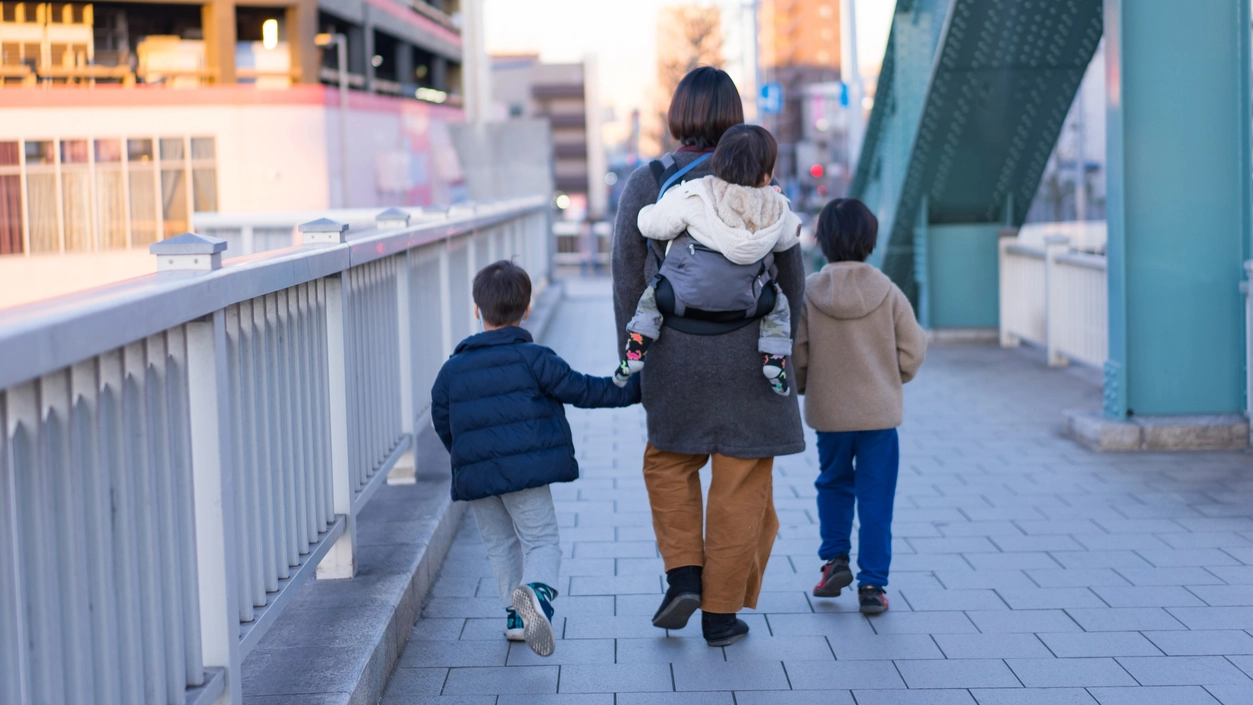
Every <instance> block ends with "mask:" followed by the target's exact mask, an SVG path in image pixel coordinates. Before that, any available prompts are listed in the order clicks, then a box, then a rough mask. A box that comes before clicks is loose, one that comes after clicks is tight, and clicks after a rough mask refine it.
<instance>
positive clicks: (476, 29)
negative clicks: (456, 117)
mask: <svg viewBox="0 0 1253 705" xmlns="http://www.w3.org/2000/svg"><path fill="white" fill-rule="evenodd" d="M461 7H462V17H463V18H465V19H464V21H465V24H464V25H462V28H461V36H462V42H463V44H462V47H463V49H462V51H463V58H462V62H463V63H462V72H461V75H462V79H461V80H462V82H463V83H464V85H463V86H462V91H463V93H464V94H465V111H466V121H467V122H470V123H484V122H487V118H488V113H489V112H491V105H492V85H491V80H492V74H491V66H489V61H490V60H489V59H488V57H487V46H486V44H487V40H486V38H485V36H484V32H483V0H463V1H462V3H461Z"/></svg>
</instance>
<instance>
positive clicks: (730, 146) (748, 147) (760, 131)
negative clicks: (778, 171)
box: [711, 125, 779, 188]
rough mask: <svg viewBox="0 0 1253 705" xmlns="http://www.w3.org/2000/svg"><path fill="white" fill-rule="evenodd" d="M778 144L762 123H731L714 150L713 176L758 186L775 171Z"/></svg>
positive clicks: (742, 184)
mask: <svg viewBox="0 0 1253 705" xmlns="http://www.w3.org/2000/svg"><path fill="white" fill-rule="evenodd" d="M778 156H779V145H778V143H776V142H775V141H774V137H773V136H772V135H771V134H770V131H769V130H767V129H766V128H764V127H761V126H760V125H732V126H731V127H730V128H728V129H727V131H726V132H725V133H723V135H722V139H720V140H718V147H717V149H715V150H714V155H713V158H712V159H711V161H712V163H713V173H714V176H716V177H718V178H719V179H722V180H723V181H728V182H730V183H733V184H739V185H740V186H751V187H754V188H756V187H757V186H761V185H762V182H763V181H765V180H766V179H768V178H770V175H771V174H773V173H774V160H775V159H776V158H777V157H778Z"/></svg>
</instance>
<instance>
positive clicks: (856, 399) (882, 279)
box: [792, 262, 927, 432]
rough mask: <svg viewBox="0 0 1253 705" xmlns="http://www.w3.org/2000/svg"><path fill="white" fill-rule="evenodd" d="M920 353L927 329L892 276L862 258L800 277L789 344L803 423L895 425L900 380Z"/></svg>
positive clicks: (855, 427)
mask: <svg viewBox="0 0 1253 705" xmlns="http://www.w3.org/2000/svg"><path fill="white" fill-rule="evenodd" d="M926 354H927V335H926V333H925V332H924V331H923V329H922V326H920V325H918V321H917V320H916V319H915V318H914V309H913V307H912V306H910V305H909V299H907V298H906V297H905V294H904V292H902V291H901V290H900V289H899V288H897V286H896V285H895V284H893V283H892V280H891V279H888V277H887V275H885V274H884V273H883V272H880V271H879V270H878V269H876V268H874V267H872V266H870V265H868V264H864V263H862V262H836V263H833V264H828V265H827V266H825V267H823V268H822V270H821V271H819V272H816V273H814V274H811V275H809V277H808V278H807V279H806V280H805V305H804V306H803V307H802V308H801V321H800V326H799V329H798V330H797V334H796V343H795V345H794V346H793V348H792V366H793V375H794V377H795V380H796V389H797V391H798V392H799V393H801V394H804V395H805V423H807V424H809V425H810V426H811V427H812V428H814V429H815V430H818V431H831V432H834V431H876V430H880V429H886V428H896V427H897V426H900V425H901V420H902V410H901V407H902V402H903V395H902V392H901V385H902V384H904V383H905V382H908V381H909V380H911V379H913V378H914V375H915V374H917V372H918V368H919V367H921V366H922V360H923V358H924V357H925V356H926Z"/></svg>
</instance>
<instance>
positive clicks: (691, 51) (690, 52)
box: [646, 5, 723, 151]
mask: <svg viewBox="0 0 1253 705" xmlns="http://www.w3.org/2000/svg"><path fill="white" fill-rule="evenodd" d="M722 45H723V35H722V10H721V9H720V8H718V7H716V6H702V5H681V6H678V7H667V8H663V9H662V10H661V12H660V13H659V14H658V18H657V89H656V94H655V95H656V101H657V102H656V106H655V111H654V112H655V115H656V120H655V121H650V122H653V123H654V124H652V125H650V126H648V127H649V129H647V130H646V133H650V134H646V137H650V138H652V140H650V141H653V140H655V143H656V144H657V145H658V147H659V148H660V149H661V150H662V151H669V150H673V149H674V148H675V147H676V146H677V145H675V144H674V139H673V138H672V137H671V136H670V133H669V130H667V129H666V113H667V111H669V109H670V97H671V96H672V95H674V89H675V88H676V87H677V86H678V85H679V81H681V80H682V79H683V77H684V76H686V75H687V74H688V72H690V71H691V70H692V69H695V68H697V67H700V66H713V67H716V68H722V65H723V56H722Z"/></svg>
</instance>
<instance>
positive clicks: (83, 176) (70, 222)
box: [61, 140, 96, 252]
mask: <svg viewBox="0 0 1253 705" xmlns="http://www.w3.org/2000/svg"><path fill="white" fill-rule="evenodd" d="M87 145H88V142H87V140H62V141H61V223H62V227H63V229H64V233H65V251H66V252H83V251H90V250H94V249H96V247H95V237H94V236H93V234H92V228H93V224H92V222H91V221H92V218H91V210H92V209H91V201H92V198H91V159H90V158H89V157H88V154H87Z"/></svg>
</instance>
